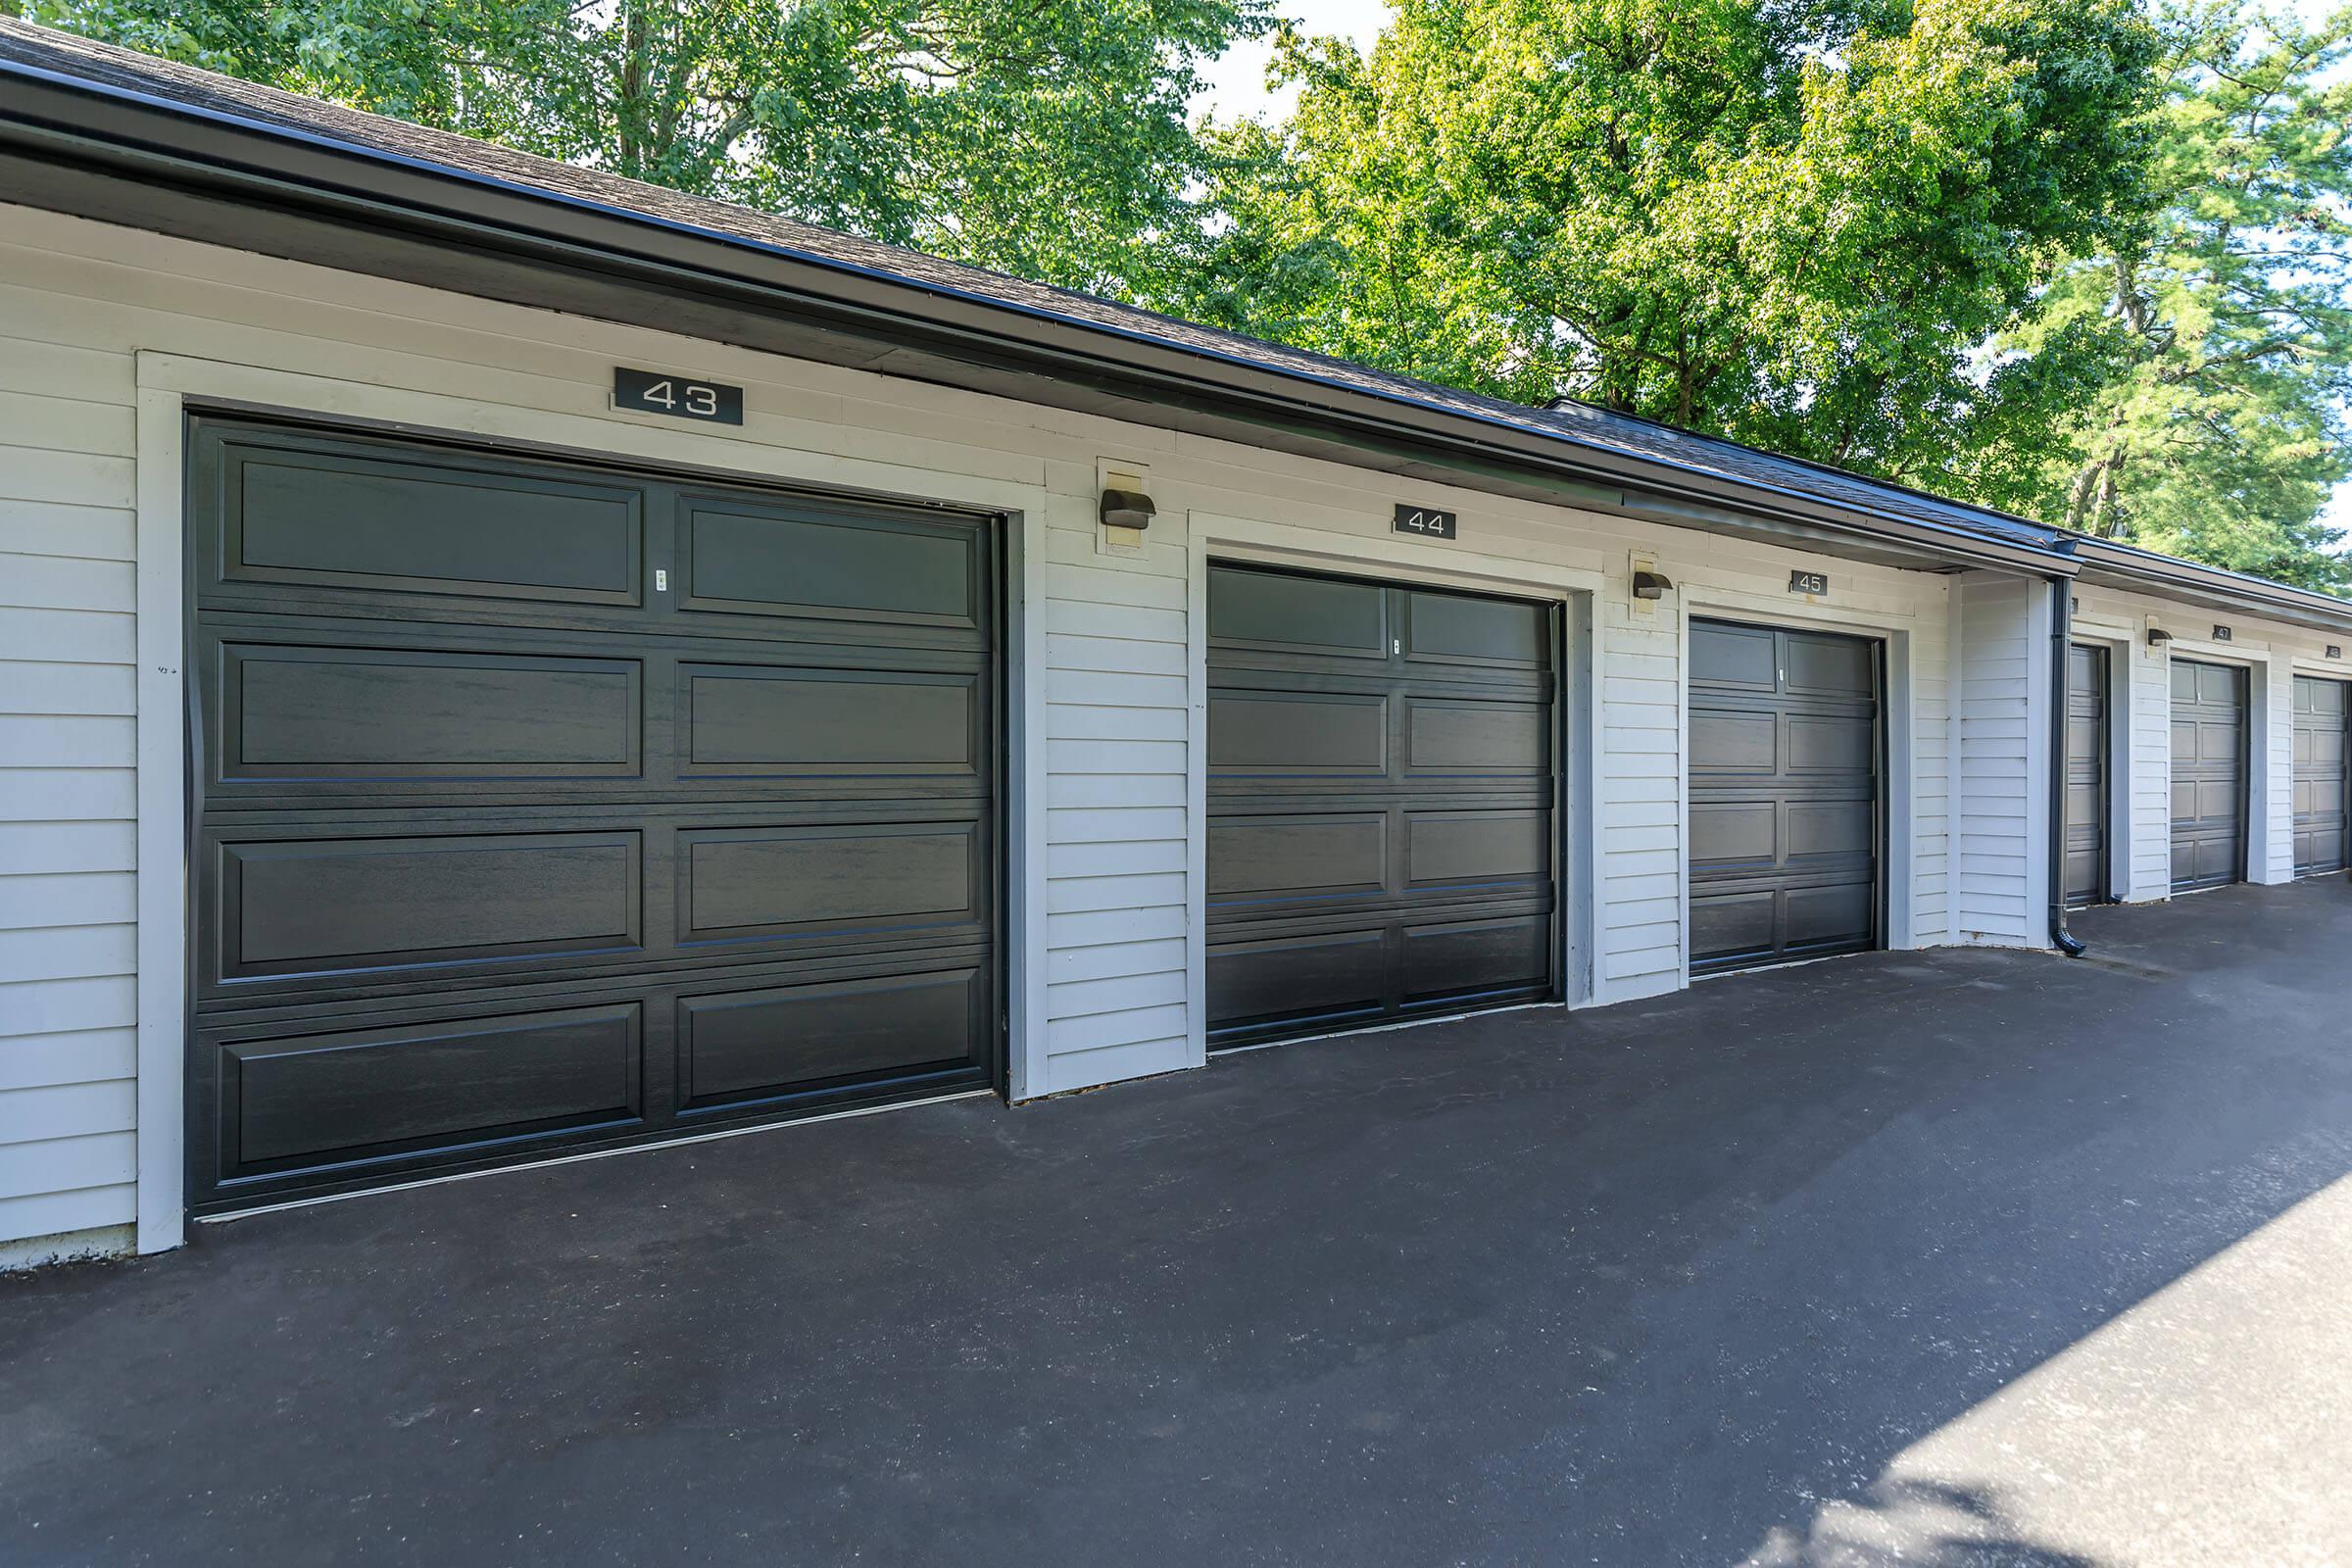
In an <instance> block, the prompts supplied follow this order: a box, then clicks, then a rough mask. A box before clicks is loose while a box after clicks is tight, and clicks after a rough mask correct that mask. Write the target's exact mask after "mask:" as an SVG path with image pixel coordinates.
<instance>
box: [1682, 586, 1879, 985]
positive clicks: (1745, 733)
mask: <svg viewBox="0 0 2352 1568" xmlns="http://www.w3.org/2000/svg"><path fill="white" fill-rule="evenodd" d="M1879 684H1880V673H1879V649H1878V645H1877V644H1876V643H1873V642H1868V641H1865V640H1863V639H1862V638H1858V637H1839V636H1834V635H1830V634H1826V633H1822V632H1809V631H1785V630H1779V629H1776V628H1774V627H1770V626H1744V625H1737V624H1734V623H1732V622H1730V621H1721V620H1692V621H1691V970H1692V971H1693V972H1694V973H1703V972H1708V971H1712V970H1718V969H1736V968H1741V967H1744V966H1747V965H1751V964H1759V963H1778V962H1782V961H1785V960H1788V959H1791V958H1810V957H1819V956H1825V955H1828V954H1834V953H1856V952H1860V951H1862V950H1864V949H1868V948H1874V947H1876V946H1878V943H1879V840H1880V838H1881V836H1882V828H1881V816H1882V812H1881V809H1880V760H1879V759H1880V754H1881V752H1882V750H1883V747H1882V745H1881V742H1880V736H1879Z"/></svg>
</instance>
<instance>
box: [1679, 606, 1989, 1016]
mask: <svg viewBox="0 0 2352 1568" xmlns="http://www.w3.org/2000/svg"><path fill="white" fill-rule="evenodd" d="M1834 588H1835V580H1834V579H1833V589H1834ZM1693 620H1727V621H1736V622H1739V623H1740V624H1743V625H1749V626H1759V627H1770V628H1772V629H1774V630H1777V631H1793V632H1817V633H1824V634H1828V635H1832V636H1840V637H1856V638H1860V639H1862V640H1864V641H1866V642H1869V643H1871V644H1873V645H1875V649H1876V654H1877V659H1878V672H1879V813H1878V814H1879V852H1878V888H1877V895H1876V896H1877V920H1878V928H1879V929H1878V941H1877V946H1876V948H1875V949H1873V950H1872V951H1877V952H1900V951H1905V950H1909V949H1912V948H1915V947H1917V946H1918V945H1919V944H1918V936H1917V931H1918V915H1917V910H1916V908H1915V907H1914V890H1913V877H1914V872H1915V866H1914V863H1913V862H1914V858H1915V851H1914V850H1913V848H1912V846H1911V844H1910V842H1909V840H1908V838H1898V836H1897V832H1896V824H1897V823H1910V822H1913V821H1914V820H1915V818H1916V816H1917V809H1916V802H1917V799H1918V796H1917V788H1918V785H1917V766H1916V764H1917V756H1916V751H1917V743H1916V734H1917V729H1918V723H1917V718H1916V713H1917V707H1916V703H1917V694H1916V693H1915V691H1914V685H1915V679H1916V677H1915V671H1916V669H1917V664H1916V659H1917V654H1916V651H1915V650H1914V648H1913V646H1912V636H1913V633H1912V629H1911V628H1910V627H1908V626H1905V625H1902V624H1899V623H1895V622H1888V621H1875V620H1872V619H1869V618H1868V617H1866V616H1862V615H1856V614H1853V613H1850V612H1848V611H1845V610H1843V609H1841V608H1839V607H1838V605H1836V604H1835V603H1832V604H1827V605H1821V606H1808V607H1806V608H1803V609H1797V608H1791V607H1783V606H1775V605H1758V604H1757V603H1756V602H1755V601H1754V600H1753V599H1748V598H1743V597H1735V596H1732V595H1726V594H1710V593H1708V592H1707V591H1706V590H1705V589H1704V588H1703V587H1687V588H1686V590H1685V592H1684V595H1683V606H1682V614H1681V616H1680V618H1679V622H1678V626H1677V631H1678V634H1679V637H1680V642H1681V654H1680V658H1679V661H1678V662H1679V664H1680V666H1681V670H1682V674H1681V687H1682V710H1683V715H1682V723H1683V733H1682V737H1681V749H1682V755H1683V758H1684V760H1685V762H1684V766H1683V767H1682V769H1681V774H1682V814H1681V823H1682V828H1681V835H1680V837H1681V841H1682V847H1681V850H1680V852H1679V855H1680V859H1681V870H1680V877H1681V884H1682V887H1681V896H1682V925H1683V933H1684V941H1683V969H1682V980H1683V983H1684V984H1686V985H1688V984H1689V983H1691V980H1692V979H1693V978H1698V979H1717V978H1724V977H1728V976H1731V975H1736V974H1742V973H1749V972H1752V971H1751V970H1742V969H1736V968H1735V969H1721V970H1713V969H1706V970H1700V971H1698V972H1697V974H1696V975H1695V976H1694V975H1693V973H1692V970H1691V942H1690V933H1691V769H1690V766H1689V758H1690V755H1691V727H1690V726H1691V621H1693ZM1947 670H1948V666H1947ZM1953 796H1954V798H1955V799H1956V798H1957V791H1954V792H1953ZM1955 809H1957V808H1955ZM1788 961H1789V962H1791V963H1808V962H1813V961H1816V960H1813V959H1811V958H1804V957H1799V958H1792V959H1789V960H1788Z"/></svg>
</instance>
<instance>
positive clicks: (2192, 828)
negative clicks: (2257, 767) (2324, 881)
mask: <svg viewBox="0 0 2352 1568" xmlns="http://www.w3.org/2000/svg"><path fill="white" fill-rule="evenodd" d="M2245 863H2246V672H2245V671H2244V670H2242V669H2236V668H2232V667H2231V666H2229V665H2228V664H2204V663H2199V662H2196V661H2195V660H2190V659H2176V660H2174V661H2173V891H2174V892H2175V893H2186V892H2189V891H2191V890H2193V889H2196V888H2214V887H2220V886H2222V885H2223V884H2225V883H2229V882H2235V881H2236V880H2237V879H2238V878H2239V877H2240V876H2242V875H2244V873H2245Z"/></svg>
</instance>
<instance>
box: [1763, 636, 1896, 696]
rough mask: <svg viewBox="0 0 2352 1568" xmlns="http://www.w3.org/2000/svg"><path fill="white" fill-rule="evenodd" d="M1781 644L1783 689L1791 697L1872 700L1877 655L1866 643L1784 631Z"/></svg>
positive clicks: (1876, 688) (1875, 680)
mask: <svg viewBox="0 0 2352 1568" xmlns="http://www.w3.org/2000/svg"><path fill="white" fill-rule="evenodd" d="M1781 644H1782V654H1781V657H1782V659H1783V661H1784V662H1785V666H1786V669H1787V675H1786V678H1785V680H1784V681H1783V690H1785V691H1787V692H1788V693H1789V694H1790V695H1791V696H1833V697H1850V698H1857V699H1861V700H1863V701H1870V700H1872V699H1874V698H1875V696H1876V694H1877V691H1878V656H1877V653H1876V651H1875V650H1874V649H1873V648H1872V647H1871V645H1870V644H1868V643H1866V642H1862V641H1859V640H1858V639H1856V638H1852V637H1823V636H1814V635H1811V634H1808V633H1805V632H1784V633H1783V634H1782V637H1781Z"/></svg>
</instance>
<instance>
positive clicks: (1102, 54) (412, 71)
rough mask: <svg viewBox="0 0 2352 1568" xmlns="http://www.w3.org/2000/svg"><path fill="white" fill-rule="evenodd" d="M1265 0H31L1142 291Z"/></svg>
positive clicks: (1104, 285) (92, 23)
mask: <svg viewBox="0 0 2352 1568" xmlns="http://www.w3.org/2000/svg"><path fill="white" fill-rule="evenodd" d="M1268 3H1269V0H1023V3H1020V4H1005V3H1002V0H29V4H28V5H27V7H26V9H27V11H28V12H29V14H30V15H31V16H32V17H33V18H34V20H36V21H43V22H48V23H50V24H52V25H58V26H64V27H68V28H72V29H73V30H75V31H78V32H82V33H86V34H88V35H91V36H94V37H99V38H103V39H106V40H108V41H111V42H116V43H122V44H125V45H128V46H129V47H131V48H134V49H140V50H144V51H146V52H148V53H151V54H156V55H162V56H165V57H167V58H171V59H176V60H182V61H187V62H189V63H192V64H195V65H200V66H204V67H207V68H209V69H211V70H215V71H221V72H226V73H231V74H234V75H239V76H244V77H247V78H249V79H252V80H257V81H264V82H269V83H270V84H272V85H275V86H281V87H285V88H288V89H290V90H293V91H296V92H302V93H308V94H311V95H313V96H316V97H321V98H327V99H331V100H334V101H336V102H340V103H346V104H351V105H354V106H356V107H359V108H362V109H368V110H372V111H375V112H377V113H381V114H386V115H391V116H394V117H397V118H400V119H403V120H409V121H413V122H416V123H420V124H427V125H434V126H439V127H442V128H444V129H449V130H455V131H460V132H463V133H465V134H466V135H471V136H479V137H485V138H488V139H491V140H495V141H500V142H504V143H507V144H508V145H510V146H514V147H518V148H521V149H523V150H524V151H527V152H534V153H539V154H542V155H544V156H547V157H550V158H558V159H563V160H565V161H567V162H572V163H578V164H585V165H592V166H595V167H598V168H603V169H610V170H613V171H616V172H620V173H623V174H628V175H631V176H634V177H636V178H640V179H646V180H651V181H654V182H655V183H658V184H662V185H668V186H673V187H675V188H677V189H680V190H686V191H693V192H696V193H699V194H706V195H712V196H718V197H722V198H725V199H727V200H730V201H737V202H742V203H746V204H748V205H750V206H753V207H758V208H762V209H765V210H768V211H773V212H780V213H785V214H789V215H793V216H797V217H801V218H805V219H808V220H809V221H815V222H820V223H826V224H830V225H833V226H836V227H840V228H846V229H849V230H852V231H854V232H857V233H861V234H865V235H869V236H871V237H874V238H877V239H883V240H888V241H891V242H894V243H898V244H905V245H910V246H914V247H916V248H919V249H922V250H926V251H929V252H932V253H934V254H937V255H944V256H949V257H953V258H956V259H959V260H964V261H970V262H973V263H976V264H979V265H982V266H987V267H994V268H998V269H1001V270H1005V271H1010V272H1015V273H1018V274H1021V275H1023V276H1027V277H1031V278H1036V279H1039V280H1042V281H1046V282H1052V283H1058V284H1062V285H1065V286H1070V287H1078V288H1087V289H1094V290H1097V291H1102V292H1109V293H1120V294H1124V293H1129V292H1132V291H1134V290H1135V289H1137V288H1138V287H1140V286H1145V285H1146V284H1148V282H1149V280H1151V279H1152V278H1153V277H1154V276H1155V275H1156V272H1157V270H1158V269H1159V268H1160V266H1161V265H1162V261H1163V258H1164V257H1166V256H1167V255H1169V254H1172V252H1171V250H1170V248H1169V246H1168V245H1167V244H1166V243H1165V238H1166V236H1167V235H1168V234H1169V233H1170V232H1171V231H1172V230H1175V229H1179V228H1181V227H1182V226H1183V225H1184V224H1186V223H1188V222H1189V221H1191V217H1192V211H1191V208H1190V205H1189V203H1188V199H1187V193H1188V190H1190V189H1191V188H1193V187H1194V186H1196V185H1197V184H1198V182H1199V181H1200V180H1201V178H1202V177H1204V176H1205V175H1206V174H1207V173H1208V172H1209V171H1210V167H1211V163H1212V159H1211V158H1210V155H1209V154H1208V153H1207V152H1206V151H1205V150H1204V149H1203V148H1202V146H1201V143H1200V142H1199V141H1198V140H1197V139H1196V138H1195V136H1194V134H1193V129H1192V126H1191V124H1190V123H1189V121H1188V118H1187V117H1188V104H1189V101H1190V99H1191V97H1192V96H1193V94H1194V93H1195V92H1196V91H1197V90H1198V87H1199V84H1200V78H1199V68H1200V66H1201V64H1202V63H1203V62H1204V61H1207V60H1209V59H1213V58H1214V57H1215V56H1216V55H1218V54H1220V53H1222V52H1223V51H1224V50H1225V49H1226V48H1227V47H1228V46H1229V45H1230V44H1231V43H1233V42H1234V41H1235V40H1236V39H1237V38H1241V37H1246V36H1251V35H1255V34H1257V33H1259V32H1262V31H1263V30H1264V29H1265V28H1266V27H1267V26H1268V25H1270V22H1269V20H1268V17H1267V15H1266V10H1265V8H1266V6H1267V4H1268Z"/></svg>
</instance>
